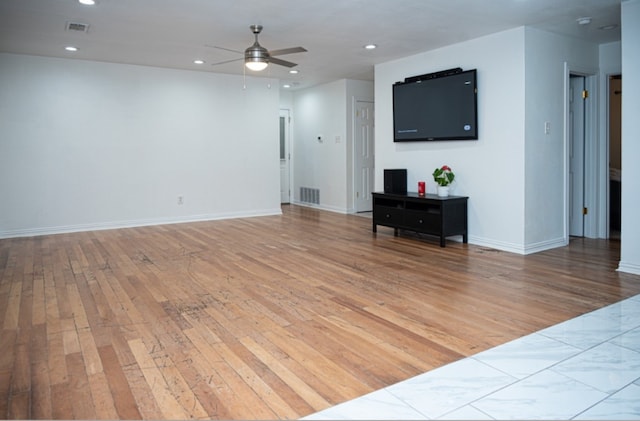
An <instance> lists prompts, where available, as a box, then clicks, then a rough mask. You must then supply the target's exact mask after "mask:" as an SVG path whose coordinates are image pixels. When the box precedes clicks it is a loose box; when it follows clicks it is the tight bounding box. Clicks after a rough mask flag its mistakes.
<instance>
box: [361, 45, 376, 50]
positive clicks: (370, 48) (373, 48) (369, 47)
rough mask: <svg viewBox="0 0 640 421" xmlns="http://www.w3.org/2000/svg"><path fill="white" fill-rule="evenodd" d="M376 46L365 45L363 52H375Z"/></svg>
mask: <svg viewBox="0 0 640 421" xmlns="http://www.w3.org/2000/svg"><path fill="white" fill-rule="evenodd" d="M377 47H378V46H377V45H375V44H367V45H365V46H364V49H365V50H375V49H376V48H377Z"/></svg>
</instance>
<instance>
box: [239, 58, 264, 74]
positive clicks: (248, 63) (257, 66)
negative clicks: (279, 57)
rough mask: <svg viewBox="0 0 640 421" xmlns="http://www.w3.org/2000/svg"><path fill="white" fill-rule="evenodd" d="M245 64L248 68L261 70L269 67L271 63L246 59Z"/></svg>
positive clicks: (256, 70)
mask: <svg viewBox="0 0 640 421" xmlns="http://www.w3.org/2000/svg"><path fill="white" fill-rule="evenodd" d="M244 65H245V66H247V69H249V70H253V71H254V72H260V71H262V70H264V69H266V68H267V66H268V65H269V63H267V62H266V61H261V60H251V61H249V60H248V59H247V60H245V62H244Z"/></svg>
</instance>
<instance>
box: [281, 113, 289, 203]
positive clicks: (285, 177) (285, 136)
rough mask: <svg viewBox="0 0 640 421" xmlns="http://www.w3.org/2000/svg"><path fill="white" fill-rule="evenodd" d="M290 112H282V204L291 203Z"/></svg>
mask: <svg viewBox="0 0 640 421" xmlns="http://www.w3.org/2000/svg"><path fill="white" fill-rule="evenodd" d="M289 123H290V118H289V110H280V203H290V202H291V153H290V152H289Z"/></svg>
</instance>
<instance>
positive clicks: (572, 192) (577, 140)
mask: <svg viewBox="0 0 640 421" xmlns="http://www.w3.org/2000/svg"><path fill="white" fill-rule="evenodd" d="M570 83H571V91H570V94H571V97H570V100H569V101H570V102H569V117H570V118H571V124H570V125H569V139H570V144H569V205H570V207H571V208H570V211H569V235H572V236H577V237H582V236H584V209H585V202H584V161H585V117H584V110H585V107H584V101H585V98H584V97H583V92H584V91H585V78H584V76H574V75H571V79H570Z"/></svg>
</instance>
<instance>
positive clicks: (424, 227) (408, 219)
mask: <svg viewBox="0 0 640 421" xmlns="http://www.w3.org/2000/svg"><path fill="white" fill-rule="evenodd" d="M404 225H406V226H407V228H409V229H415V230H416V231H419V232H426V233H429V234H440V214H434V213H427V212H420V211H410V210H407V211H405V214H404Z"/></svg>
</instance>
